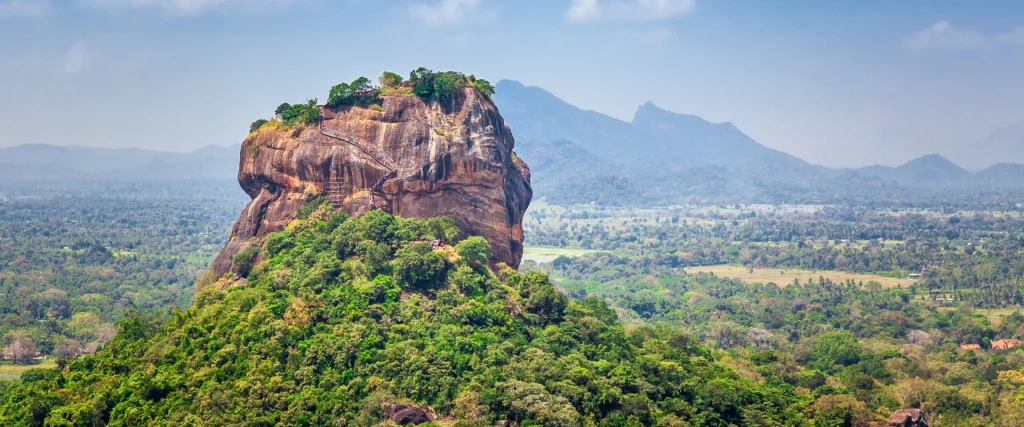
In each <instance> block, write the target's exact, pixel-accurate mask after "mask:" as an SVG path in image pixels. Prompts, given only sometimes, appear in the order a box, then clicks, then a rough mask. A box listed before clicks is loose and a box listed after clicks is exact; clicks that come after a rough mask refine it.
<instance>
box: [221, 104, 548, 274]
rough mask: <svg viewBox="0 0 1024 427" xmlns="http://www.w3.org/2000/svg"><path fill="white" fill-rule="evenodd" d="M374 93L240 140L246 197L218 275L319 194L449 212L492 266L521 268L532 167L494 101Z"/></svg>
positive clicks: (355, 203)
mask: <svg viewBox="0 0 1024 427" xmlns="http://www.w3.org/2000/svg"><path fill="white" fill-rule="evenodd" d="M380 100H381V103H380V105H379V106H375V107H374V108H363V107H358V106H343V107H337V108H328V107H324V108H322V110H321V116H322V120H321V122H320V123H319V124H318V125H312V126H300V127H296V128H283V129H273V128H272V129H266V128H261V129H260V130H258V131H256V132H254V133H253V134H251V135H249V137H248V138H246V140H245V142H244V143H243V144H242V149H241V159H240V161H239V170H238V182H239V184H241V186H242V189H244V190H245V192H246V193H247V194H248V195H249V197H251V198H252V201H251V202H250V203H249V204H248V206H246V207H245V209H243V211H242V214H241V216H240V217H239V218H238V221H237V222H236V223H235V226H234V228H233V229H232V232H231V241H230V242H229V243H228V245H227V246H226V247H225V248H224V249H223V250H222V251H221V253H220V255H218V256H217V259H216V260H215V261H214V265H213V271H214V272H215V273H216V274H218V275H220V274H224V273H225V272H227V271H229V270H230V268H231V259H232V257H234V256H235V254H237V253H238V252H240V251H241V250H243V249H245V248H247V247H250V246H254V245H256V244H257V243H258V242H259V239H260V238H261V237H263V236H265V235H267V234H268V233H272V232H275V231H279V230H281V229H283V228H284V227H285V225H287V224H288V222H290V221H291V220H293V219H294V218H295V216H296V214H297V212H298V210H299V209H300V208H301V207H302V206H303V205H305V204H306V203H307V202H308V201H309V200H310V199H311V198H315V197H317V196H325V197H328V198H329V199H330V200H331V201H332V202H333V203H334V204H335V206H336V207H337V208H339V209H340V210H342V211H345V212H348V213H350V214H352V215H362V214H364V213H366V212H368V211H370V210H372V209H382V210H384V211H387V212H390V213H393V214H395V215H399V216H403V217H409V218H430V217H435V216H448V217H450V218H452V219H454V220H455V222H456V224H457V225H458V227H459V228H460V229H461V230H462V231H463V232H465V233H467V234H469V235H479V236H483V237H485V238H486V239H487V240H488V241H489V242H490V244H491V247H492V252H493V254H494V255H493V259H492V260H491V261H492V263H497V262H504V263H507V264H509V265H510V266H513V267H517V266H518V265H519V261H520V259H521V257H522V252H523V229H522V219H523V215H524V214H525V212H526V208H527V207H528V206H529V203H530V200H531V198H532V196H533V192H532V189H531V186H530V171H529V168H528V167H527V165H526V163H524V162H523V161H522V160H520V159H519V158H518V157H517V156H516V155H515V154H514V153H513V152H512V150H513V148H514V147H515V140H514V138H513V137H512V132H511V130H510V129H509V127H508V126H507V125H506V124H505V122H504V120H503V119H502V117H501V115H500V114H499V113H498V110H497V108H496V107H495V106H494V104H493V103H492V102H491V101H490V100H489V99H487V98H486V97H485V96H483V95H482V94H481V93H480V92H479V91H478V90H477V89H476V88H474V87H465V88H463V89H462V90H461V92H460V93H459V95H458V96H457V97H455V99H454V100H452V101H451V102H448V103H446V104H442V103H440V102H438V101H429V102H425V101H423V100H422V99H420V98H418V97H415V96H380Z"/></svg>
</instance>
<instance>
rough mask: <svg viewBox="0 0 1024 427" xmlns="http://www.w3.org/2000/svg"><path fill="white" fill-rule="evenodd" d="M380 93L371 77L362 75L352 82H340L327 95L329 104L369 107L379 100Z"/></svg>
mask: <svg viewBox="0 0 1024 427" xmlns="http://www.w3.org/2000/svg"><path fill="white" fill-rule="evenodd" d="M378 93H379V91H377V90H376V89H375V88H374V87H373V85H372V84H370V79H368V78H366V77H360V78H358V79H355V80H353V81H352V83H338V84H336V85H334V87H332V88H331V91H330V93H329V94H328V95H327V106H329V107H339V106H342V105H357V106H360V107H368V106H370V105H373V104H376V103H378V102H379V100H378V99H377V94H378Z"/></svg>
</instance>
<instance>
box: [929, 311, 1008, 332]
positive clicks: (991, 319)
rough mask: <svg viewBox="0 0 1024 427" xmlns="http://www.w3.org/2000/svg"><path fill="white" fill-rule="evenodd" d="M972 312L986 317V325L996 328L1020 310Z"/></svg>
mask: <svg viewBox="0 0 1024 427" xmlns="http://www.w3.org/2000/svg"><path fill="white" fill-rule="evenodd" d="M936 309H937V310H938V311H942V312H945V311H953V310H956V309H957V308H956V307H937V308H936ZM972 310H973V311H974V312H975V313H977V314H981V315H984V316H985V317H987V318H988V323H989V324H990V325H992V327H993V328H998V327H999V326H1001V325H1002V324H1003V321H1004V320H1006V318H1007V317H1008V316H1009V315H1011V314H1013V312H1015V311H1017V310H1020V309H1019V308H1017V307H1003V308H974V309H972Z"/></svg>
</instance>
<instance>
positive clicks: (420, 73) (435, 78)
mask: <svg viewBox="0 0 1024 427" xmlns="http://www.w3.org/2000/svg"><path fill="white" fill-rule="evenodd" d="M377 82H378V83H380V86H374V85H373V82H372V81H371V80H370V79H369V78H366V77H359V78H357V79H355V80H353V81H352V82H349V83H338V84H336V85H334V86H332V87H331V90H330V92H328V95H327V104H326V105H327V106H328V107H331V108H338V107H343V106H358V107H363V108H371V109H375V110H378V111H382V110H383V106H382V104H381V100H380V97H381V96H418V97H420V98H421V99H423V101H425V102H430V101H434V100H436V101H438V102H440V103H441V104H450V103H451V102H452V101H453V100H454V99H455V98H456V97H458V95H459V93H460V92H461V91H462V89H463V88H465V87H475V88H476V89H477V90H478V91H480V94H481V95H483V96H484V98H487V99H488V100H490V99H491V97H492V96H493V95H494V86H493V85H491V82H489V81H487V80H484V79H478V78H476V76H474V75H472V74H470V75H468V76H467V75H465V74H463V73H460V72H458V71H431V70H428V69H426V68H424V67H420V68H417V69H415V70H413V71H412V72H410V73H409V80H405V79H403V78H402V76H401V75H399V74H397V73H393V72H391V71H385V72H383V73H382V74H381V75H380V77H378V78H377ZM316 103H317V100H316V99H311V100H308V101H307V102H305V103H302V104H288V103H284V104H281V105H280V106H279V107H277V109H276V110H275V111H274V114H275V117H274V118H271V119H259V120H256V121H254V122H252V123H251V124H250V125H249V133H255V132H258V131H260V130H263V129H277V128H281V127H291V126H309V125H312V124H314V123H316V122H317V121H318V120H319V119H320V109H319V108H318V107H317V104H316Z"/></svg>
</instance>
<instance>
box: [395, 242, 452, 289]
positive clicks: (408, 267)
mask: <svg viewBox="0 0 1024 427" xmlns="http://www.w3.org/2000/svg"><path fill="white" fill-rule="evenodd" d="M392 263H393V265H394V269H395V278H396V279H397V280H398V283H399V284H400V285H402V287H405V288H409V289H414V290H420V291H428V290H433V289H437V288H439V287H441V286H442V285H443V284H444V282H445V278H446V277H447V274H448V261H447V260H446V259H444V257H443V256H441V254H438V253H436V252H434V251H433V249H432V248H431V247H430V244H429V243H424V242H420V243H413V244H411V245H409V246H407V247H405V248H402V249H399V250H398V251H397V252H396V253H395V260H394V261H393V262H392Z"/></svg>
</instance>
